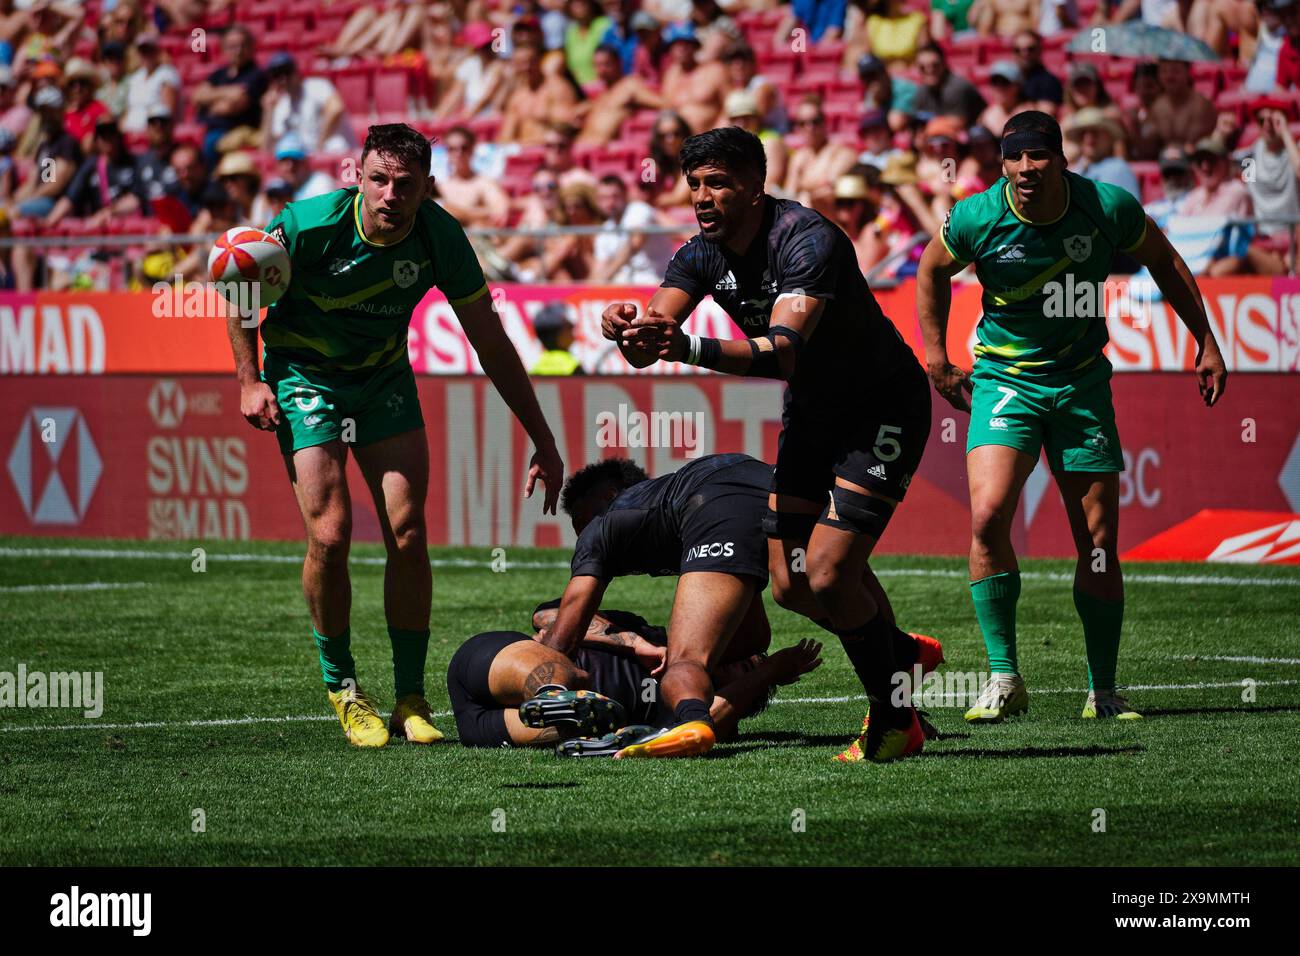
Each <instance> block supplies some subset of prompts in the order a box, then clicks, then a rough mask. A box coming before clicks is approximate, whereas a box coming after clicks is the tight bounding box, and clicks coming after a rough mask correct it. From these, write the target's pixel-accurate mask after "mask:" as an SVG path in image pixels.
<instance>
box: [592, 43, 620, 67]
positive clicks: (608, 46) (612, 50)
mask: <svg viewBox="0 0 1300 956" xmlns="http://www.w3.org/2000/svg"><path fill="white" fill-rule="evenodd" d="M597 53H607V54H609V55H610V56H612V57H614V59H616V60H618V61H619V62H620V63H621V62H622V61H623V54H622V52H620V50H619V48H618V47H616V46H614V44H612V43H601V44H600V45H599V46H597V47H596V49H594V50H592V51H591V56H592V59H595V57H596V54H597Z"/></svg>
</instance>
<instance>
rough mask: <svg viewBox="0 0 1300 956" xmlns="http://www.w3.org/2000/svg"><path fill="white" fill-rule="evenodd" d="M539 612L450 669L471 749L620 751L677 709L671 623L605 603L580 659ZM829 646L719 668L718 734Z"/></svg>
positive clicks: (545, 608)
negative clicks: (666, 688) (663, 678)
mask: <svg viewBox="0 0 1300 956" xmlns="http://www.w3.org/2000/svg"><path fill="white" fill-rule="evenodd" d="M559 603H560V601H558V600H557V601H554V602H550V604H549V605H545V604H544V605H542V606H541V607H539V608H538V610H537V612H536V613H535V614H534V616H533V623H534V627H536V628H537V630H536V631H535V632H534V634H533V636H532V637H531V638H530V637H529V636H528V635H527V634H522V633H519V632H516V631H490V632H487V633H484V634H477V635H475V636H474V637H471V638H470V639H469V640H468V641H466V642H465V643H464V644H462V645H461V646H460V648H459V649H458V650H457V651H456V653H455V654H454V655H452V659H451V662H450V663H449V664H448V666H447V693H448V695H449V696H450V697H451V706H452V711H453V713H454V714H455V716H456V728H457V730H458V731H459V733H460V742H461V743H462V744H464V745H465V746H467V747H542V746H555V745H557V744H559V745H560V747H559V748H558V749H557V751H556V752H557V753H559V754H561V755H564V756H614V755H616V754H617V752H618V751H619V750H621V749H623V747H624V746H626V745H628V744H630V743H633V742H636V741H637V740H641V739H644V738H647V737H650V736H653V735H655V734H657V733H659V732H660V731H661V730H662V729H663V728H664V727H665V726H666V725H668V724H670V723H671V722H672V719H673V714H672V711H671V710H670V709H668V708H667V707H665V706H664V704H663V700H662V696H661V694H660V689H659V682H658V680H657V678H658V676H659V675H660V674H662V672H663V661H664V651H665V646H664V642H665V641H666V638H667V634H666V632H665V631H664V629H663V628H659V627H654V626H653V625H650V624H648V623H646V621H645V620H644V619H643V618H640V617H638V616H637V615H635V614H629V613H628V612H626V611H616V610H603V609H602V610H601V611H599V612H597V613H596V614H595V615H593V616H592V621H591V624H590V626H589V627H588V630H587V634H586V635H585V636H584V637H583V640H582V642H581V644H580V645H579V647H578V650H577V651H576V652H575V654H574V656H573V657H572V658H569V657H567V656H565V655H564V654H561V653H560V652H559V651H557V650H555V649H553V648H550V647H547V646H546V645H545V644H543V643H541V639H542V637H543V635H544V633H545V629H546V622H548V621H553V620H554V618H555V612H554V611H553V610H551V608H552V607H553V606H554V605H558V604H559ZM820 650H821V645H820V644H818V643H817V642H815V641H800V642H799V643H798V644H797V645H795V646H794V647H788V648H785V649H784V650H781V651H778V652H776V653H775V654H773V655H771V656H770V657H768V656H767V655H764V654H752V655H750V656H749V657H747V658H745V659H743V660H732V661H726V662H724V663H720V664H718V665H716V666H715V667H714V668H713V669H712V670H711V671H710V673H709V676H710V679H711V680H712V681H713V683H714V684H715V685H716V686H717V687H718V690H717V691H716V692H715V694H714V696H713V699H712V700H711V701H710V704H709V717H710V720H711V721H712V724H713V732H714V735H715V737H717V738H718V739H721V740H726V739H729V738H731V737H732V736H734V735H735V732H736V724H737V723H738V722H739V721H740V720H743V719H745V718H747V717H752V716H754V715H755V714H757V713H759V712H760V711H762V710H763V708H764V707H765V706H766V705H767V702H768V700H769V699H770V697H771V695H772V694H773V693H774V692H775V689H776V688H777V687H778V686H780V685H783V684H792V683H794V682H795V681H797V680H798V679H799V678H800V676H802V675H803V674H806V673H808V672H809V671H811V670H813V669H815V668H816V667H818V666H819V665H820V664H821V658H820V657H819V656H818V654H819V652H820Z"/></svg>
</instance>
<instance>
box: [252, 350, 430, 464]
mask: <svg viewBox="0 0 1300 956" xmlns="http://www.w3.org/2000/svg"><path fill="white" fill-rule="evenodd" d="M263 366H264V368H263V371H262V381H264V382H266V384H268V385H270V386H271V388H272V390H273V391H274V392H275V400H276V401H277V402H279V404H280V427H279V428H277V429H276V431H275V437H276V438H278V439H279V441H280V452H281V453H282V454H285V455H291V454H293V453H294V452H295V451H297V450H298V449H299V448H310V447H312V446H313V445H324V444H326V443H328V442H332V441H336V440H339V439H341V440H343V441H344V442H346V443H347V444H349V445H352V446H355V447H360V446H362V445H370V444H373V443H375V442H377V441H382V440H383V439H385V438H391V437H392V436H393V435H399V434H401V433H402V432H409V431H412V430H414V429H416V428H423V427H424V414H423V413H422V412H421V411H420V395H419V392H418V391H417V390H416V386H415V373H414V372H413V371H412V370H411V363H410V362H408V361H406V360H405V359H401V360H399V361H396V362H394V363H393V364H392V365H389V366H387V367H385V368H381V369H378V370H377V371H374V372H370V373H357V372H346V373H344V372H323V371H320V370H319V369H314V368H313V369H308V368H304V367H302V366H299V365H295V364H294V363H292V362H285V361H283V360H280V359H276V358H275V357H274V356H271V355H267V356H266V358H265V360H264V362H263Z"/></svg>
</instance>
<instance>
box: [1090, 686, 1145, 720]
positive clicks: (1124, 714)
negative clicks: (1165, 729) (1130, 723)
mask: <svg viewBox="0 0 1300 956" xmlns="http://www.w3.org/2000/svg"><path fill="white" fill-rule="evenodd" d="M1081 716H1082V717H1083V718H1084V719H1085V720H1095V719H1097V718H1098V717H1114V718H1115V719H1116V720H1141V719H1142V715H1141V714H1139V713H1138V712H1137V711H1136V710H1134V709H1133V708H1132V707H1130V706H1129V705H1128V701H1126V700H1125V699H1124V698H1123V697H1121V696H1119V694H1117V693H1115V692H1114V691H1113V690H1090V691H1088V699H1087V700H1085V701H1084V702H1083V714H1082V715H1081Z"/></svg>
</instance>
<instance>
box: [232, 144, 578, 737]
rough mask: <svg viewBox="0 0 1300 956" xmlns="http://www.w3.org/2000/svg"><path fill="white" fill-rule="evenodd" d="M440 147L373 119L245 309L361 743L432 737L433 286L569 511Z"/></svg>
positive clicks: (315, 600)
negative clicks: (369, 513) (423, 365)
mask: <svg viewBox="0 0 1300 956" xmlns="http://www.w3.org/2000/svg"><path fill="white" fill-rule="evenodd" d="M429 150H430V147H429V141H428V140H427V139H425V138H424V137H423V136H421V135H420V134H419V133H418V132H416V131H415V130H414V129H411V128H410V127H409V126H404V125H402V124H400V123H395V124H391V125H385V126H373V127H371V129H370V132H369V134H368V135H367V137H366V142H365V146H364V148H363V149H362V152H361V184H360V186H352V187H349V188H346V189H339V190H336V191H335V192H332V193H326V194H325V195H323V196H318V197H316V198H314V199H307V200H303V201H302V202H294V203H290V204H289V205H288V206H286V207H285V209H284V211H283V212H282V213H280V215H278V216H277V217H275V219H273V220H272V221H271V223H270V224H269V225H268V226H267V231H268V232H269V233H270V234H271V235H272V236H273V237H274V238H275V239H277V240H278V241H279V242H280V244H281V245H283V246H284V247H285V249H287V250H288V252H289V257H290V261H291V262H292V277H291V279H290V283H289V288H288V290H287V291H286V292H285V294H284V296H283V297H282V298H281V299H280V300H279V301H277V302H276V303H275V304H274V305H272V306H271V307H270V308H269V309H268V310H267V315H266V319H265V320H264V321H263V322H262V325H261V335H262V340H263V343H264V344H265V346H266V351H265V356H264V360H263V371H262V373H261V374H260V375H259V373H258V367H257V355H256V346H257V336H258V329H257V327H256V326H253V327H245V326H244V325H243V324H242V323H241V321H240V319H239V318H238V317H237V316H236V317H233V318H232V319H231V320H230V321H229V332H230V342H231V347H232V349H233V351H234V355H235V367H236V372H237V374H238V376H239V383H240V411H241V413H242V414H243V416H244V418H245V419H247V421H248V422H249V423H250V424H251V425H253V426H255V427H257V428H261V429H266V430H273V431H275V433H276V437H277V438H278V439H279V442H280V451H281V453H282V454H283V455H284V461H285V465H286V467H287V468H288V472H289V481H290V483H291V484H292V485H293V490H294V494H295V495H296V496H297V499H298V506H299V509H300V510H301V511H302V516H303V522H304V524H305V525H306V530H307V556H306V559H305V561H304V562H303V569H302V587H303V593H304V594H305V595H306V598H307V606H308V609H309V610H310V612H311V622H312V635H313V637H314V638H315V641H316V645H317V647H318V648H319V651H320V666H321V674H322V676H323V677H324V679H325V686H326V688H327V689H328V690H329V697H330V702H331V704H333V706H334V710H335V713H336V714H337V715H338V718H339V722H340V723H341V724H342V725H343V730H344V733H345V734H346V736H347V739H348V740H349V741H350V742H351V743H353V744H356V745H357V746H363V747H382V746H383V745H384V744H386V743H387V742H388V737H389V734H390V732H391V733H392V734H394V735H398V736H404V737H406V738H407V739H408V740H410V741H411V742H413V743H433V742H434V741H436V740H440V739H441V738H442V734H440V733H439V732H438V730H437V729H436V728H435V727H434V726H433V723H432V721H431V720H430V716H429V705H428V703H427V702H426V701H425V697H424V661H425V654H426V651H427V649H428V646H429V610H430V603H431V599H432V589H433V582H432V578H431V575H430V570H429V553H428V548H427V546H426V535H425V526H424V499H425V493H426V490H427V486H428V482H429V445H428V440H427V439H426V437H425V434H424V418H423V415H422V414H421V412H420V396H419V393H418V392H417V390H416V384H415V374H414V372H413V371H412V369H411V363H410V360H409V359H408V358H407V350H406V340H407V330H408V326H409V325H410V322H411V313H412V312H413V310H414V309H415V308H416V306H418V305H419V303H420V301H421V300H422V299H423V298H424V296H425V294H426V293H427V292H428V291H429V290H430V289H431V288H433V287H435V286H436V287H437V288H438V289H440V290H441V291H442V292H443V293H444V294H445V295H446V296H447V299H448V301H449V302H450V303H451V307H452V309H453V310H454V311H455V313H456V318H457V319H458V320H459V321H460V323H461V327H462V328H463V329H464V330H465V335H466V336H467V337H468V338H469V341H470V344H471V345H473V347H474V350H475V352H476V353H477V354H478V357H479V361H480V362H481V363H482V365H483V369H484V371H485V372H486V373H487V374H488V376H489V377H490V378H491V379H492V382H493V384H494V385H495V386H496V388H497V391H498V392H500V393H501V397H502V398H503V399H504V400H505V402H506V404H507V405H508V406H509V407H510V409H511V410H512V411H513V412H514V413H515V416H516V417H517V418H518V419H519V421H520V422H521V423H522V424H523V426H524V429H525V430H526V431H527V432H528V435H529V437H530V438H532V440H533V442H534V444H535V445H536V447H537V453H536V454H535V455H534V456H533V460H532V465H531V468H530V470H529V472H528V479H527V484H526V487H525V493H526V494H531V493H532V490H533V486H534V483H535V482H536V481H537V479H539V478H540V479H541V480H542V481H543V482H545V483H546V486H547V487H546V502H545V505H544V509H545V510H547V511H550V512H552V513H553V512H554V511H555V500H556V498H557V497H558V488H559V482H560V479H561V477H562V475H563V465H562V464H561V462H560V457H559V454H558V453H557V452H556V449H555V439H554V438H553V437H552V436H551V431H550V429H549V428H548V427H547V424H546V420H545V419H544V418H543V417H542V413H541V409H540V408H539V407H538V404H537V398H536V396H535V395H534V394H533V389H532V385H531V383H530V382H529V380H528V376H527V375H526V374H525V372H524V369H523V366H522V365H521V364H520V362H519V356H518V355H517V354H516V352H515V349H514V346H513V345H512V344H511V343H510V339H509V337H508V336H507V335H506V333H505V330H504V329H503V328H502V326H501V321H500V319H499V318H498V317H497V314H496V312H495V311H494V310H493V308H492V299H491V297H490V296H489V295H488V289H487V285H486V283H485V282H484V281H483V273H482V271H481V270H480V269H479V266H478V260H477V259H476V258H475V256H474V250H473V249H471V248H470V244H469V240H468V239H467V238H466V236H465V231H464V230H463V229H462V228H461V227H460V224H459V223H458V222H456V220H455V219H454V218H452V216H451V215H449V214H448V213H447V212H445V211H444V210H443V209H442V208H441V207H439V206H438V205H437V204H435V203H434V202H433V201H432V200H430V199H428V193H429V188H430V186H431V184H432V178H431V177H429V175H428V170H429ZM349 449H350V450H351V453H352V454H353V455H354V456H355V457H356V460H357V465H358V466H360V469H361V475H362V477H363V478H364V479H365V482H366V485H367V487H368V488H369V490H370V494H371V497H372V498H373V499H374V502H375V510H376V511H377V512H378V516H379V525H380V529H381V530H382V532H383V536H384V545H385V547H386V548H387V551H388V560H387V562H386V564H385V566H384V616H385V618H386V619H387V623H388V636H389V639H390V641H391V642H392V647H393V684H394V689H395V693H396V704H395V706H394V708H393V714H392V718H391V720H390V721H389V724H388V726H387V727H385V725H384V721H383V719H382V718H381V717H380V715H379V711H378V709H377V708H376V706H375V703H374V701H373V700H372V699H371V698H370V697H369V696H368V695H366V694H364V693H362V691H361V689H360V688H359V687H358V686H357V682H356V665H355V663H354V662H353V659H352V651H351V632H350V629H349V627H350V622H349V612H350V610H351V605H352V586H351V582H350V581H349V578H348V548H349V545H350V543H351V536H352V503H351V494H350V492H349V490H348V482H347V475H346V470H345V469H346V465H347V459H348V452H349Z"/></svg>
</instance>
